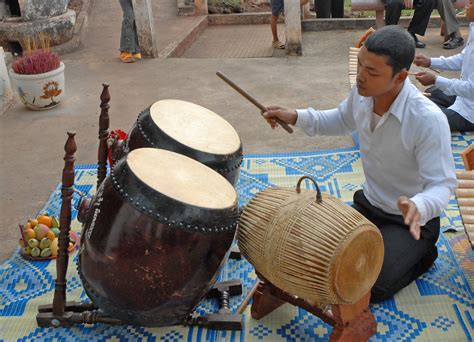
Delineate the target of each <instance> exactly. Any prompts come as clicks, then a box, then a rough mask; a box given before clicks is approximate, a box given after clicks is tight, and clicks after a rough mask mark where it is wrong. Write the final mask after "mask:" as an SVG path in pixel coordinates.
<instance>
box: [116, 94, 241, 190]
mask: <svg viewBox="0 0 474 342" xmlns="http://www.w3.org/2000/svg"><path fill="white" fill-rule="evenodd" d="M141 147H155V148H160V149H165V150H169V151H173V152H177V153H180V154H183V155H185V156H188V157H190V158H193V159H195V160H197V161H199V162H201V163H203V164H205V165H207V166H209V167H210V168H211V169H213V170H215V171H217V172H218V173H220V174H221V175H223V176H224V177H225V178H226V179H227V180H228V181H229V182H230V183H231V184H233V185H235V183H236V182H237V179H238V177H239V170H240V164H241V163H242V144H241V142H240V138H239V136H238V134H237V132H236V131H235V129H234V128H233V127H232V126H231V125H230V124H229V123H228V122H227V121H226V120H225V119H224V118H222V117H221V116H220V115H218V114H216V113H214V112H212V111H210V110H209V109H206V108H204V107H202V106H199V105H197V104H194V103H191V102H186V101H180V100H171V99H168V100H160V101H157V102H155V103H154V104H153V105H152V106H150V107H149V108H147V109H145V110H144V111H143V112H142V113H140V115H139V116H138V119H137V121H136V123H135V124H134V126H133V127H132V129H131V130H130V132H129V134H128V138H127V139H126V140H125V142H124V144H123V151H122V155H123V154H125V153H127V152H129V151H133V150H134V149H136V148H141Z"/></svg>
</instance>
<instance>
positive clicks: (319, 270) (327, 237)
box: [238, 188, 371, 305]
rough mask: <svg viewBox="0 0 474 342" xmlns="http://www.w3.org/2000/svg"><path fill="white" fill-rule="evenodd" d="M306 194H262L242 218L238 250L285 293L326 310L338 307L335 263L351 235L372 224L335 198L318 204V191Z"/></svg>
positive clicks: (275, 191) (286, 191)
mask: <svg viewBox="0 0 474 342" xmlns="http://www.w3.org/2000/svg"><path fill="white" fill-rule="evenodd" d="M302 194H304V195H303V196H301V195H296V193H295V191H294V189H289V188H269V189H266V190H264V191H262V192H260V193H259V194H257V195H256V196H255V197H254V198H253V199H252V200H251V201H250V202H249V204H248V205H247V206H246V207H245V209H244V212H243V214H242V216H241V219H240V225H239V230H238V240H239V247H240V249H241V251H242V254H243V255H244V256H245V257H246V258H247V259H248V260H249V262H250V263H251V264H252V265H253V266H254V267H255V269H256V270H257V271H258V272H260V273H262V275H264V276H265V277H267V278H268V279H269V280H270V281H272V282H274V285H276V286H278V287H280V288H281V289H282V290H285V291H288V292H289V293H292V294H295V295H298V296H299V297H302V298H306V299H311V300H312V301H316V302H318V303H320V304H321V305H326V304H329V303H338V302H339V301H340V299H338V296H337V294H336V293H335V292H334V289H333V286H332V285H333V284H331V283H330V282H331V281H332V280H333V278H334V275H333V272H334V269H335V259H336V258H337V256H338V255H339V254H340V253H341V249H342V246H343V245H344V242H345V241H346V239H347V238H348V237H349V236H350V234H351V233H352V232H353V231H354V230H356V229H358V228H359V227H360V226H363V225H367V224H370V222H369V221H367V220H366V219H365V218H364V217H363V216H362V215H361V214H360V213H358V212H357V211H355V210H354V209H352V208H350V207H349V206H347V205H346V204H344V203H343V202H342V201H340V200H338V199H336V198H334V197H332V196H327V195H323V201H322V203H320V204H318V203H316V201H315V193H314V191H307V190H306V191H303V192H302ZM370 225H371V224H370ZM316 228H319V229H316ZM331 261H332V262H331Z"/></svg>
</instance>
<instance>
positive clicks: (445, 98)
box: [425, 86, 456, 108]
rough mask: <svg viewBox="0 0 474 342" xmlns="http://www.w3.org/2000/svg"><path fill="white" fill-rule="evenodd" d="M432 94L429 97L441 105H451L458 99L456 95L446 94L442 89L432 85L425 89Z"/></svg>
mask: <svg viewBox="0 0 474 342" xmlns="http://www.w3.org/2000/svg"><path fill="white" fill-rule="evenodd" d="M425 92H427V93H429V94H430V97H429V99H430V100H431V101H433V102H434V103H436V104H437V105H438V106H439V107H446V108H448V107H450V106H452V105H453V103H454V101H456V96H455V95H446V94H445V93H444V92H443V91H442V90H441V89H439V88H438V87H436V86H431V87H429V88H427V89H426V90H425Z"/></svg>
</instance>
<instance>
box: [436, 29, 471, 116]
mask: <svg viewBox="0 0 474 342" xmlns="http://www.w3.org/2000/svg"><path fill="white" fill-rule="evenodd" d="M431 66H432V67H433V68H437V69H444V70H457V71H459V70H461V77H460V78H459V79H450V78H446V77H443V76H439V75H438V76H437V77H436V82H435V86H437V87H438V88H439V89H441V90H442V91H443V92H444V93H445V94H446V95H457V97H456V101H455V102H454V104H453V105H452V106H451V107H449V109H452V110H454V111H455V112H456V113H458V114H460V115H461V116H462V117H463V118H465V119H466V120H468V121H469V122H472V123H474V23H470V24H469V36H468V40H467V44H466V47H465V48H464V50H462V52H461V53H459V54H457V55H454V56H451V57H447V58H446V57H440V58H431Z"/></svg>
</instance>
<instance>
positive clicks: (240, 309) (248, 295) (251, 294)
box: [237, 279, 260, 315]
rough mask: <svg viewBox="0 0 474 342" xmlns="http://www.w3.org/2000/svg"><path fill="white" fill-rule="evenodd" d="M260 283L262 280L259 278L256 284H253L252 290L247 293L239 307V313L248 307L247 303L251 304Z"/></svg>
mask: <svg viewBox="0 0 474 342" xmlns="http://www.w3.org/2000/svg"><path fill="white" fill-rule="evenodd" d="M258 284H260V280H259V279H257V280H256V281H255V284H254V285H253V287H252V289H251V290H250V292H249V293H247V296H246V297H245V299H244V300H243V301H242V303H241V304H240V306H239V308H238V309H237V314H238V315H241V314H243V313H244V311H245V309H246V308H247V305H249V302H250V299H252V297H253V294H254V293H255V291H256V290H257V287H258Z"/></svg>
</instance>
